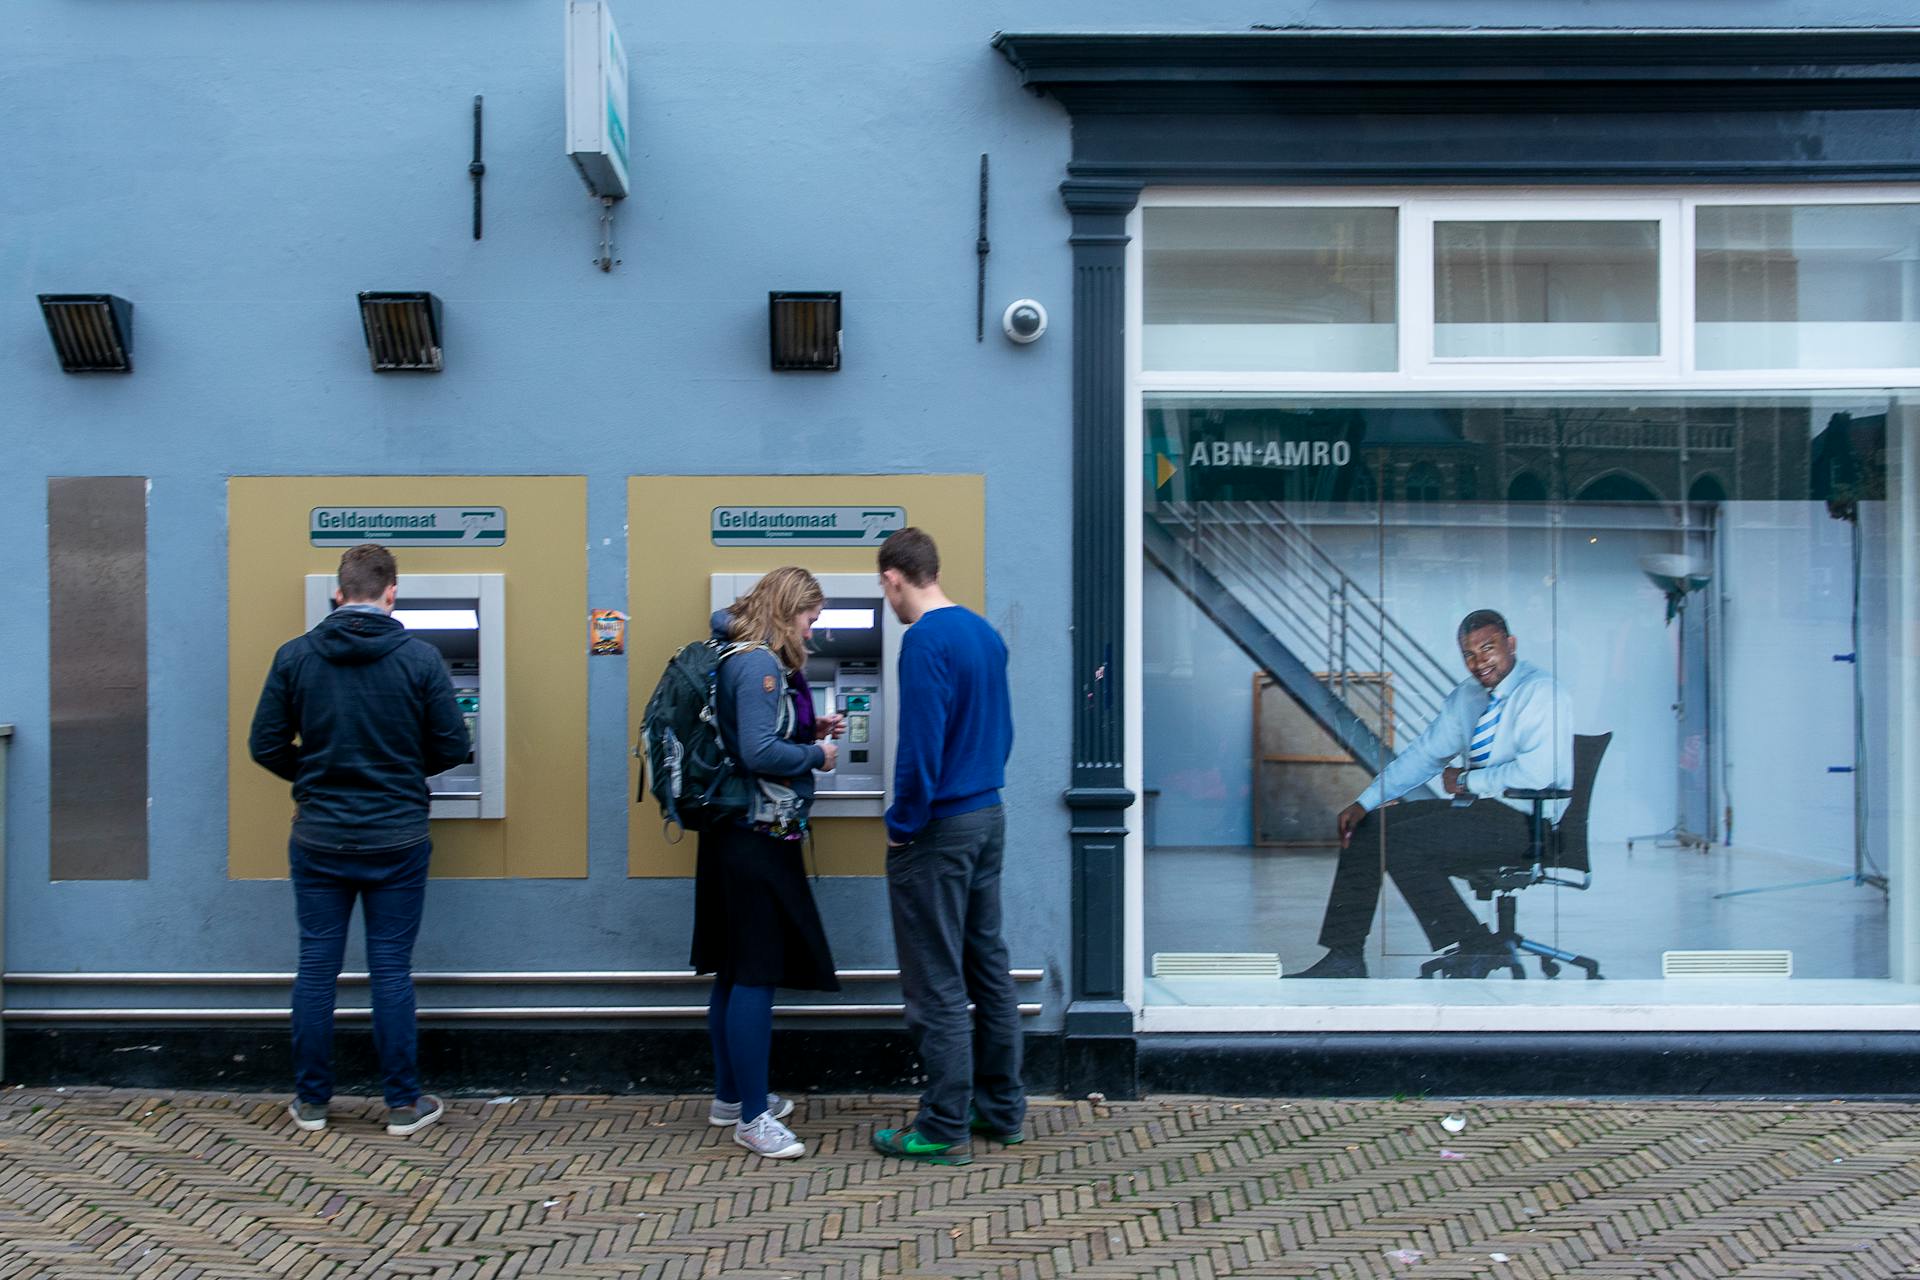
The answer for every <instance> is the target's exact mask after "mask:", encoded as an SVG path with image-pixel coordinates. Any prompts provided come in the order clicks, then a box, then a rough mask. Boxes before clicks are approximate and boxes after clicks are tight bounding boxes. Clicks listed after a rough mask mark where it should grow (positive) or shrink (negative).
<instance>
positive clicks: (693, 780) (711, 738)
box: [633, 640, 766, 843]
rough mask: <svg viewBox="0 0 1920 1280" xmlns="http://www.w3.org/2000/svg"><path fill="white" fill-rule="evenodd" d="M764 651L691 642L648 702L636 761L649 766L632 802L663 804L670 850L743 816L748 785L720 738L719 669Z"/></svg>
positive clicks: (663, 822)
mask: <svg viewBox="0 0 1920 1280" xmlns="http://www.w3.org/2000/svg"><path fill="white" fill-rule="evenodd" d="M764 648H766V646H765V645H761V644H730V643H723V642H721V641H719V640H696V641H694V642H693V643H691V644H688V645H685V646H683V647H682V648H681V650H680V652H678V653H676V654H674V655H673V657H672V659H670V660H669V661H668V663H667V669H666V671H665V672H663V673H662V674H661V676H660V681H659V683H658V684H656V685H654V687H653V696H651V697H650V698H648V699H647V710H646V714H645V715H644V717H643V718H642V719H641V722H640V742H639V744H638V745H637V746H636V747H635V748H634V751H633V753H634V755H636V756H639V757H640V758H641V759H642V760H643V761H645V762H646V771H645V772H646V776H645V778H644V779H643V780H642V788H641V791H640V793H639V794H638V795H636V796H635V797H634V800H635V802H636V803H638V802H639V801H641V800H644V799H645V798H646V793H647V792H648V791H651V792H653V798H654V799H655V800H657V801H658V802H659V804H660V815H661V826H662V827H663V828H664V829H665V830H667V831H668V833H669V839H670V840H672V841H674V842H675V843H678V842H679V839H680V837H679V836H674V835H672V834H671V832H672V829H673V828H674V827H679V828H680V829H681V831H682V833H685V832H688V831H709V830H712V829H713V828H714V827H717V826H719V825H720V824H721V823H723V822H726V821H729V820H730V819H733V818H737V817H739V816H740V815H741V814H744V813H745V812H746V811H747V807H748V804H749V803H750V801H751V799H752V785H753V784H752V782H751V781H750V780H749V779H748V778H747V777H746V775H744V774H742V773H741V772H740V769H739V766H738V765H737V764H736V763H735V762H734V759H733V756H732V755H731V754H730V753H729V752H728V751H727V747H726V743H725V742H723V741H722V740H721V737H720V698H719V694H720V664H721V663H722V662H725V661H726V660H727V659H728V658H731V657H733V656H734V655H735V654H738V653H747V652H750V651H752V650H754V649H764Z"/></svg>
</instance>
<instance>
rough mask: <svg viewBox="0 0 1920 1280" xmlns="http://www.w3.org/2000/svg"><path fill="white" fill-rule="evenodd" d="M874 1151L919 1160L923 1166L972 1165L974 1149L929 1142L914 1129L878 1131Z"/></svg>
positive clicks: (959, 1144) (955, 1144) (966, 1144)
mask: <svg viewBox="0 0 1920 1280" xmlns="http://www.w3.org/2000/svg"><path fill="white" fill-rule="evenodd" d="M873 1149H874V1150H875V1151H878V1152H879V1153H880V1154H881V1155H883V1156H899V1157H900V1158H901V1159H903V1160H918V1161H919V1162H920V1163H921V1164H972V1163H973V1148H972V1146H971V1145H970V1144H968V1143H965V1142H929V1141H927V1140H926V1139H925V1138H923V1137H921V1136H920V1135H919V1134H918V1133H915V1132H914V1131H913V1130H912V1129H878V1130H875V1132H874V1135H873Z"/></svg>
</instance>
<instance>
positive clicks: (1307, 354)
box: [1141, 207, 1399, 371]
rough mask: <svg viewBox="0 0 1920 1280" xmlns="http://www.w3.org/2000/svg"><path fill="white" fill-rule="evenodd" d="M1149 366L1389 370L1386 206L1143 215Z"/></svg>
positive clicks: (1144, 352) (1391, 274)
mask: <svg viewBox="0 0 1920 1280" xmlns="http://www.w3.org/2000/svg"><path fill="white" fill-rule="evenodd" d="M1143 218H1144V234H1143V237H1142V240H1143V244H1142V253H1141V260H1142V272H1143V276H1142V295H1143V296H1142V306H1143V309H1144V319H1145V328H1144V331H1143V334H1142V349H1141V357H1142V362H1143V365H1144V367H1146V368H1148V369H1165V370H1176V369H1209V370H1294V371H1300V370H1374V371H1378V370H1391V369H1394V368H1396V367H1397V366H1398V364H1399V352H1398V347H1397V342H1398V339H1397V337H1396V334H1397V329H1396V326H1395V322H1394V311H1395V305H1396V304H1395V284H1396V274H1395V256H1396V253H1397V251H1398V231H1397V226H1398V215H1397V214H1396V212H1395V211H1394V210H1393V209H1233V208H1224V209H1223V208H1213V209H1183V208H1164V207H1150V208H1148V209H1147V210H1146V211H1145V213H1144V215H1143Z"/></svg>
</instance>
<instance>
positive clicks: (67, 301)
mask: <svg viewBox="0 0 1920 1280" xmlns="http://www.w3.org/2000/svg"><path fill="white" fill-rule="evenodd" d="M40 314H41V315H43V316H45V317H46V321H47V332H48V333H49V334H50V335H52V337H53V349H54V351H55V352H57V353H58V354H59V356H60V367H61V368H62V369H64V370H66V371H67V372H68V373H132V372H133V304H132V303H131V302H128V301H127V300H126V299H125V298H120V297H115V296H114V295H113V294H111V293H43V294H41V295H40Z"/></svg>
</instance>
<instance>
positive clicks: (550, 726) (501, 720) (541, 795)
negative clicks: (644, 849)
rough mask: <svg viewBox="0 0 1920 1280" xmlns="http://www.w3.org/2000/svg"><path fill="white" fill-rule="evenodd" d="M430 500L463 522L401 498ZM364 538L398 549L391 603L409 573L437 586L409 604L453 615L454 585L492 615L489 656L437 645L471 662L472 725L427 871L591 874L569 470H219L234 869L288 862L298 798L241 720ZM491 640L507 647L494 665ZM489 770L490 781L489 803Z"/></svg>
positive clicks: (576, 530) (583, 572) (441, 808)
mask: <svg viewBox="0 0 1920 1280" xmlns="http://www.w3.org/2000/svg"><path fill="white" fill-rule="evenodd" d="M435 511H439V512H450V513H451V518H452V519H453V520H454V521H456V522H457V521H458V520H459V519H460V518H461V517H462V516H463V515H464V516H466V517H467V518H468V521H469V523H468V525H467V527H466V528H464V529H463V530H460V531H459V532H458V533H457V534H447V535H444V536H443V534H442V533H440V532H436V531H434V526H433V523H432V521H430V520H429V518H428V516H427V515H424V514H418V515H416V514H409V513H432V512H435ZM343 513H344V515H343ZM381 521H384V522H385V528H386V530H387V532H385V533H375V534H373V535H371V536H363V534H362V532H361V529H362V528H363V527H364V528H373V527H374V525H375V524H376V523H378V522H381ZM441 523H442V524H444V523H446V522H445V521H442V522H441ZM409 524H411V525H413V526H418V527H417V528H409ZM396 529H398V530H400V531H401V532H398V533H396V532H393V531H394V530H396ZM403 534H405V535H408V536H403ZM362 540H377V541H383V542H386V543H387V544H388V545H389V546H391V547H392V548H393V553H394V555H395V557H396V558H397V559H398V561H399V565H400V574H401V578H400V581H401V589H402V594H403V598H402V600H401V602H400V607H401V609H405V608H406V607H407V600H406V599H405V598H404V594H405V592H406V591H407V589H408V588H409V586H410V585H411V586H414V587H418V588H421V589H422V590H424V589H425V588H426V587H428V586H432V587H433V591H432V592H430V593H428V594H427V595H423V596H421V597H420V600H419V601H418V603H419V604H420V605H421V606H422V609H423V610H424V611H426V612H429V613H438V614H441V615H445V616H443V617H441V618H440V619H439V621H438V624H437V625H439V626H441V627H442V628H443V629H444V628H445V627H446V626H447V625H449V624H448V623H447V617H450V616H452V615H453V614H455V613H458V612H459V609H457V608H456V607H455V606H458V605H460V604H461V603H462V602H463V601H464V602H466V603H469V604H471V605H472V606H473V609H472V611H473V613H474V615H475V616H474V619H473V620H474V622H475V624H476V628H477V627H479V626H491V625H493V624H494V623H496V622H497V623H498V624H499V626H500V630H499V632H498V634H497V638H496V639H495V640H494V642H493V643H492V644H491V645H488V646H487V648H488V649H490V650H491V653H490V654H489V653H485V652H480V651H479V650H476V652H475V653H474V654H472V655H469V654H467V653H466V652H465V650H464V649H461V648H460V647H459V645H458V644H457V643H455V642H456V641H457V640H459V639H460V637H459V636H452V635H443V636H440V637H439V639H440V640H441V644H439V645H436V647H439V648H442V650H443V654H446V655H448V661H449V665H450V667H453V668H456V669H457V668H458V667H459V666H460V664H462V663H465V662H467V661H468V660H469V659H470V658H471V659H473V660H474V670H473V675H474V680H473V681H472V682H471V683H472V684H473V688H472V689H471V690H469V691H468V692H469V694H470V695H471V696H472V697H473V698H474V700H475V705H474V708H473V712H474V725H475V729H476V730H477V731H479V737H480V739H481V740H480V741H479V742H478V743H477V744H476V745H477V748H478V749H477V750H476V754H475V759H474V768H473V770H472V772H473V775H474V779H475V783H474V784H473V785H471V786H469V785H467V784H466V783H465V782H463V781H462V779H459V778H446V777H443V778H442V779H441V780H440V781H439V783H438V784H437V785H436V791H437V793H439V794H438V795H437V797H436V800H435V821H434V822H433V845H434V848H433V871H434V874H435V875H440V876H501V877H505V876H516V877H580V876H585V875H586V874H587V645H586V640H585V634H586V629H585V619H586V616H587V566H586V542H587V486H586V480H585V479H584V478H582V477H579V476H248V477H235V478H234V479H232V480H230V481H228V484H227V590H228V608H227V661H228V697H227V721H228V744H229V745H228V790H227V813H228V850H227V868H228V874H229V875H230V876H232V877H234V878H236V879H271V878H280V877H284V876H285V875H286V874H287V827H288V824H289V822H290V821H291V819H292V816H293V802H292V800H291V798H290V797H289V795H288V790H287V784H286V783H284V782H282V781H281V780H280V779H278V778H276V777H274V776H273V775H271V774H269V773H267V772H266V771H265V770H264V769H261V768H259V767H258V766H257V765H255V764H254V763H253V761H252V760H251V759H250V758H249V757H248V754H247V731H248V728H249V726H250V725H251V723H252V719H253V708H254V704H255V702H256V701H257V700H258V698H259V696H260V685H261V682H262V681H263V680H264V679H265V678H266V674H267V668H268V666H269V665H270V664H271V663H272V661H273V654H274V651H275V650H276V649H278V648H279V647H280V645H281V644H283V643H285V642H286V641H287V640H289V639H291V638H292V637H294V636H296V635H298V634H300V633H301V632H302V631H305V630H306V629H307V628H308V625H309V618H310V617H311V616H313V612H314V610H315V609H320V610H321V611H322V613H324V608H325V603H326V578H327V577H328V576H330V575H331V574H332V573H333V572H334V571H335V570H336V569H337V568H338V566H339V562H340V553H341V551H343V550H344V549H345V548H346V547H348V546H352V545H354V544H355V543H356V542H358V541H362ZM310 576H312V578H314V579H315V580H316V581H315V582H314V583H311V584H310V582H309V577H310ZM462 584H471V590H468V589H467V587H466V586H463V585H462ZM455 588H459V589H458V590H456V589H455ZM469 597H471V598H470V599H469ZM316 601H317V603H316ZM507 601H511V608H510V609H508V608H506V607H505V606H506V602H507ZM490 605H491V607H490ZM404 620H405V619H404V618H403V621H404ZM416 621H418V622H419V623H420V625H421V627H422V628H426V629H431V628H432V627H434V626H435V625H436V623H435V620H434V619H431V618H421V619H416ZM430 642H431V641H430ZM492 656H499V657H502V658H504V660H505V661H504V664H503V665H502V666H501V667H500V668H498V669H495V670H492V671H489V670H488V668H487V665H486V664H487V661H488V660H489V658H490V657H492ZM458 674H459V671H458V670H456V675H458ZM483 675H484V676H486V677H487V685H486V687H485V688H483V687H482V685H481V677H482V676H483ZM455 684H456V687H458V686H459V685H460V680H459V679H456V680H455ZM489 701H490V702H491V704H492V705H491V707H489V706H488V705H487V703H488V702H489ZM490 710H492V711H496V712H498V713H499V714H498V715H497V716H495V717H494V720H495V722H496V723H497V724H498V725H499V726H501V727H503V728H504V732H503V733H502V734H501V735H500V737H499V738H498V739H492V738H491V736H490V734H489V732H488V729H489V725H488V719H489V717H488V713H489V711H490ZM490 766H491V767H490ZM453 772H457V771H453ZM483 773H486V774H488V775H490V776H492V777H494V778H496V779H498V780H499V781H498V786H499V788H500V789H499V791H498V792H496V794H495V795H494V796H493V797H492V799H491V801H490V802H489V801H488V800H487V798H486V787H485V785H484V782H483V781H481V777H482V774H483ZM469 793H471V794H469ZM442 815H445V816H442ZM455 815H458V816H455ZM496 815H503V816H496Z"/></svg>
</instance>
